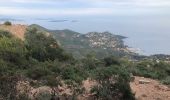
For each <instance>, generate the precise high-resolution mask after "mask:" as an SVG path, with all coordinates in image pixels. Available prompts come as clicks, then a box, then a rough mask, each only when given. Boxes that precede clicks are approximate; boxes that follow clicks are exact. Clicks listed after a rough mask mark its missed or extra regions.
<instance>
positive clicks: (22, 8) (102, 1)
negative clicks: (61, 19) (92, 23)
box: [0, 0, 170, 16]
mask: <svg viewBox="0 0 170 100" xmlns="http://www.w3.org/2000/svg"><path fill="white" fill-rule="evenodd" d="M169 8H170V0H8V1H7V0H0V15H25V16H27V15H35V16H36V15H75V16H77V15H105V16H107V15H130V14H144V13H145V14H149V13H162V12H165V13H168V14H170V13H169V12H168V9H169Z"/></svg>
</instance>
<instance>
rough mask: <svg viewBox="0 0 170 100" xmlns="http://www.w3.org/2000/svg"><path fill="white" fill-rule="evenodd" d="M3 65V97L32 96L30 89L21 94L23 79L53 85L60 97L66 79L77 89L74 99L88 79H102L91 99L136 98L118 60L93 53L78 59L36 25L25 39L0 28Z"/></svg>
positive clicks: (0, 92)
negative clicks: (58, 89)
mask: <svg viewBox="0 0 170 100" xmlns="http://www.w3.org/2000/svg"><path fill="white" fill-rule="evenodd" d="M0 65H1V66H0V99H4V100H23V99H24V100H27V99H29V96H28V94H26V92H25V93H22V94H18V91H17V84H18V82H20V81H27V82H29V83H30V84H31V86H32V87H41V86H50V87H51V88H52V89H53V90H54V91H53V93H52V94H51V100H52V99H54V100H55V98H56V96H57V97H59V98H60V96H59V95H58V91H56V90H55V89H54V88H57V87H58V86H59V85H61V84H62V81H64V83H65V84H68V85H69V86H70V88H71V89H72V90H73V94H72V96H70V98H72V99H75V98H76V97H77V96H78V95H81V94H82V93H83V88H82V87H81V84H82V81H83V80H86V79H87V78H91V79H92V80H96V81H97V82H98V84H96V86H95V87H94V88H93V89H92V91H91V92H92V93H93V94H95V95H93V96H91V97H90V98H98V99H111V98H115V99H118V100H119V99H122V100H123V99H124V98H127V99H129V100H132V99H134V98H133V95H132V93H131V89H130V87H129V74H128V71H127V70H125V69H124V67H123V66H121V64H120V63H119V62H118V61H117V60H116V59H112V57H111V58H106V59H96V58H95V56H94V55H92V54H89V55H87V57H85V58H83V59H80V60H76V59H75V58H73V57H72V55H71V54H68V53H66V52H65V51H64V50H63V49H62V48H60V46H59V45H58V43H57V41H56V40H55V39H54V38H53V37H52V36H51V35H48V34H46V33H44V32H40V31H38V30H37V29H35V28H31V29H28V30H27V32H26V35H25V41H22V40H20V39H18V38H15V37H13V36H12V35H11V33H9V32H7V31H0ZM122 69H124V70H122ZM119 94H121V95H119ZM106 95H107V97H105V96H106ZM46 97H48V96H46ZM64 97H65V96H64ZM38 98H42V96H39V97H38ZM38 100H39V99H38ZM42 100H43V99H42ZM44 100H46V99H44ZM47 100H48V99H47Z"/></svg>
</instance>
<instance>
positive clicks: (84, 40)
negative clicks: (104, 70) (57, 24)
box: [29, 24, 135, 58]
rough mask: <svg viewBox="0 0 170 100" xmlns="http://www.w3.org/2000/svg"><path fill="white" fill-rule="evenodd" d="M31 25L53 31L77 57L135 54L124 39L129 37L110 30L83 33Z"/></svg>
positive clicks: (59, 40) (41, 29) (42, 29)
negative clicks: (115, 33)
mask: <svg viewBox="0 0 170 100" xmlns="http://www.w3.org/2000/svg"><path fill="white" fill-rule="evenodd" d="M29 27H35V28H37V29H38V30H40V31H43V32H48V33H51V34H52V35H53V36H54V38H55V39H56V40H57V41H58V42H59V44H60V45H61V46H62V47H63V48H64V49H65V50H66V51H67V52H69V53H72V54H73V55H74V56H75V57H76V58H83V57H85V56H86V55H87V54H89V53H91V54H94V55H96V57H97V58H103V57H107V56H111V55H114V56H117V57H122V56H129V55H134V54H135V53H133V52H131V51H130V50H129V49H128V46H126V45H125V44H124V42H123V39H125V38H127V37H124V36H120V35H114V34H112V33H110V32H102V33H99V32H89V33H87V34H81V33H79V32H75V31H72V30H69V29H64V30H49V29H46V28H44V27H41V26H39V25H36V24H34V25H30V26H29Z"/></svg>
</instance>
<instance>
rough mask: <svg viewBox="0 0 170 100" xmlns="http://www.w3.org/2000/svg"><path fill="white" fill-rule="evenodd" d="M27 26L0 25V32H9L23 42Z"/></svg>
mask: <svg viewBox="0 0 170 100" xmlns="http://www.w3.org/2000/svg"><path fill="white" fill-rule="evenodd" d="M26 29H27V26H26V25H20V24H16V25H11V26H10V25H0V30H5V31H9V32H11V33H12V34H13V35H14V36H16V37H18V38H20V39H21V40H24V34H25V32H26Z"/></svg>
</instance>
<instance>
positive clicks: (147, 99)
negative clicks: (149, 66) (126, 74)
mask: <svg viewBox="0 0 170 100" xmlns="http://www.w3.org/2000/svg"><path fill="white" fill-rule="evenodd" d="M130 86H131V88H132V91H133V92H134V93H135V97H136V99H137V100H170V87H168V86H166V85H162V84H161V83H160V82H159V81H156V80H152V79H149V78H143V77H135V80H134V82H131V83H130Z"/></svg>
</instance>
